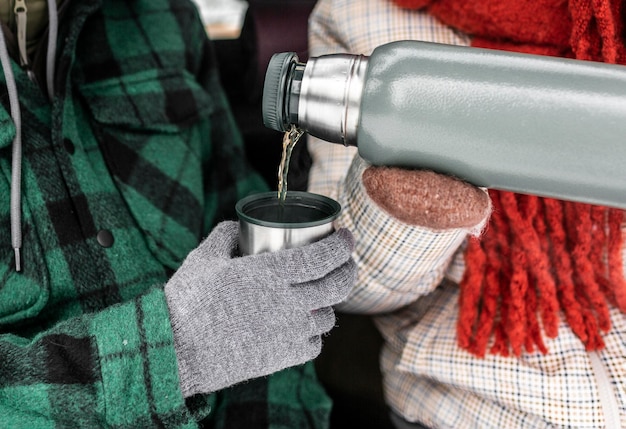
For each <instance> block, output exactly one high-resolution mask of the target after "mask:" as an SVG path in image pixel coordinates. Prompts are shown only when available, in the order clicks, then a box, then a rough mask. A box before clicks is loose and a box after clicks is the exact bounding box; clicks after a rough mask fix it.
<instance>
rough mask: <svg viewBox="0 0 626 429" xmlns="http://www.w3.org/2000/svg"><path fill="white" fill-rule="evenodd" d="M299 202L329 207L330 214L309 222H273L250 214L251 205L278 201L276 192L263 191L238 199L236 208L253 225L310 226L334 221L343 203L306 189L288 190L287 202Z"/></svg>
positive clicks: (242, 218) (317, 207)
mask: <svg viewBox="0 0 626 429" xmlns="http://www.w3.org/2000/svg"><path fill="white" fill-rule="evenodd" d="M294 202H298V203H300V204H307V205H310V206H313V207H315V208H316V209H319V208H320V207H326V208H328V210H327V212H328V214H327V215H326V216H324V217H322V218H320V219H316V220H314V221H308V222H272V221H266V220H262V219H257V218H255V217H252V216H249V215H248V214H247V213H246V210H249V209H250V208H251V205H254V207H258V204H260V203H268V204H272V203H276V204H277V203H278V196H277V194H276V192H261V193H257V194H252V195H248V196H247V197H244V198H242V199H240V200H239V201H237V203H236V204H235V210H236V212H237V216H238V217H239V220H241V221H244V222H247V223H249V224H252V225H259V226H265V227H268V228H282V229H285V228H310V227H314V226H318V225H324V224H327V223H329V222H332V221H333V220H334V219H336V218H337V217H338V216H339V213H340V212H341V205H340V204H339V203H338V202H337V201H335V200H334V199H332V198H329V197H327V196H325V195H320V194H315V193H312V192H305V191H288V192H287V196H286V198H285V204H289V203H294Z"/></svg>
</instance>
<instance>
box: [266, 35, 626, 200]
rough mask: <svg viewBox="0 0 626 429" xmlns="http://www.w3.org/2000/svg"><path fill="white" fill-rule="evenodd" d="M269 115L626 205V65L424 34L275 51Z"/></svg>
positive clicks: (549, 190)
mask: <svg viewBox="0 0 626 429" xmlns="http://www.w3.org/2000/svg"><path fill="white" fill-rule="evenodd" d="M263 119H264V123H265V125H266V126H268V127H270V128H273V129H275V130H278V131H285V130H287V129H288V128H289V127H290V126H291V125H296V126H297V127H299V128H301V129H303V130H305V131H306V132H307V133H309V134H311V135H314V136H316V137H319V138H321V139H323V140H327V141H329V142H334V143H341V144H344V145H353V146H357V147H358V151H359V155H360V156H361V157H363V158H364V159H366V160H367V161H369V162H370V163H372V164H374V165H387V166H399V167H408V168H422V169H430V170H434V171H437V172H440V173H445V174H450V175H453V176H455V177H459V178H461V179H464V180H466V181H468V182H470V183H473V184H474V185H477V186H483V187H488V188H493V189H500V190H508V191H514V192H519V193H526V194H534V195H539V196H545V197H554V198H559V199H564V200H572V201H579V202H587V203H593V204H601V205H607V206H613V207H620V208H626V168H625V166H624V164H625V163H626V67H624V66H619V65H611V64H603V63H595V62H588V61H577V60H571V59H563V58H552V57H544V56H537V55H528V54H518V53H510V52H504V51H496V50H489V49H477V48H469V47H459V46H450V45H442V44H435V43H427V42H418V41H401V42H393V43H390V44H386V45H382V46H380V47H378V48H376V49H375V50H374V51H373V52H372V54H371V55H370V56H369V57H365V56H359V55H346V54H336V55H326V56H320V57H316V58H310V59H309V60H308V61H307V62H306V63H300V62H298V58H297V56H296V54H295V53H279V54H276V55H274V56H273V57H272V60H271V61H270V64H269V67H268V70H267V74H266V78H265V87H264V93H263Z"/></svg>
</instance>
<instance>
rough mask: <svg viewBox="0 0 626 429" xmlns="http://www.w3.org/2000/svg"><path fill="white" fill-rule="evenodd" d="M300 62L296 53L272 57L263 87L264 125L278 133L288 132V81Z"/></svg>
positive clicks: (282, 53)
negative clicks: (291, 71) (286, 106)
mask: <svg viewBox="0 0 626 429" xmlns="http://www.w3.org/2000/svg"><path fill="white" fill-rule="evenodd" d="M297 62H298V56H297V55H296V53H295V52H281V53H278V54H274V55H272V58H271V59H270V62H269V65H268V66H267V72H266V73H265V83H264V86H263V100H262V111H263V124H264V125H265V126H266V127H267V128H270V129H273V130H276V131H286V130H287V126H288V125H289V124H288V121H287V119H288V116H287V113H286V112H285V97H286V96H287V94H286V91H287V79H288V77H289V72H290V70H291V67H292V65H293V64H295V63H297Z"/></svg>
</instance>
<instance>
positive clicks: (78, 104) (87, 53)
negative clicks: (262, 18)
mask: <svg viewBox="0 0 626 429" xmlns="http://www.w3.org/2000/svg"><path fill="white" fill-rule="evenodd" d="M58 41H59V43H58V45H59V50H58V53H59V55H58V60H57V65H56V70H57V75H56V84H55V87H56V97H55V100H54V102H53V103H50V102H49V101H48V99H47V98H46V97H45V96H44V94H43V92H42V91H41V89H40V88H39V87H38V86H37V85H36V84H34V83H32V82H30V81H29V80H28V78H27V76H26V74H25V73H24V72H23V71H22V70H20V69H19V67H18V66H17V64H13V71H14V73H15V76H16V80H17V87H18V90H19V95H20V101H21V109H22V123H23V141H24V149H23V151H24V159H23V179H22V197H23V201H22V211H23V219H22V229H23V234H24V245H23V248H22V259H23V263H22V266H23V272H21V273H16V272H15V270H14V267H13V252H12V249H11V241H10V224H9V189H10V172H11V167H10V164H11V142H12V139H13V137H14V135H15V127H14V125H13V122H12V120H11V118H10V115H9V113H8V112H9V111H10V110H9V105H8V99H7V96H6V94H7V93H6V85H5V84H4V76H3V75H2V76H1V77H0V80H1V82H0V103H1V105H0V171H1V175H0V427H1V428H12V429H13V428H29V429H33V428H34V429H37V428H65V427H67V428H82V427H88V428H98V427H111V428H146V427H164V428H170V427H171V428H178V427H185V428H192V427H198V426H202V425H204V426H206V427H216V428H237V427H245V428H254V427H268V428H298V429H299V428H307V427H314V428H321V427H325V426H326V424H327V423H326V422H327V418H328V414H329V407H330V400H329V399H328V397H327V396H325V394H324V391H323V389H322V388H321V387H320V385H319V384H318V383H317V380H316V378H315V374H314V371H313V369H312V366H311V365H310V364H309V365H305V366H303V367H297V368H293V369H290V370H287V371H283V372H281V373H278V374H275V375H274V376H271V377H268V378H264V379H258V380H254V381H250V382H247V383H242V384H240V385H238V386H236V387H234V388H231V389H229V390H227V391H224V392H220V393H219V394H216V395H207V396H201V395H200V396H197V397H193V398H190V399H188V400H187V401H185V400H184V398H183V397H182V394H181V392H180V389H179V380H178V372H177V365H176V355H175V350H174V347H173V339H172V332H171V327H170V322H169V314H168V311H167V307H166V303H165V299H164V294H163V289H162V286H163V285H164V283H165V282H167V279H168V277H169V275H170V274H171V273H172V272H173V271H174V270H176V268H177V267H178V266H179V264H180V263H181V262H182V260H183V259H184V257H185V256H186V255H187V253H188V252H189V251H190V250H191V249H193V248H194V247H195V246H196V245H197V244H198V243H199V241H200V240H201V238H202V237H204V236H206V234H207V233H208V231H209V230H210V229H211V228H212V226H213V225H215V224H216V223H217V222H219V221H220V220H223V219H228V218H233V215H234V213H233V207H234V203H235V201H236V200H237V199H238V198H240V197H241V196H244V195H246V194H248V193H250V192H252V191H258V190H262V189H266V188H265V185H264V184H263V183H262V182H261V179H260V178H259V177H258V176H257V175H256V174H254V173H252V172H251V170H250V169H249V167H248V165H247V164H246V163H245V161H244V154H243V152H242V144H241V137H240V135H239V134H238V132H237V130H236V128H235V125H234V122H233V119H232V116H231V114H230V112H229V110H228V106H227V102H226V99H225V96H224V94H223V92H222V90H221V89H220V86H219V83H218V76H217V72H216V67H215V64H214V57H213V52H212V47H211V45H210V43H209V42H208V41H207V40H206V35H205V31H204V28H203V26H202V24H201V22H200V20H199V18H198V16H197V12H196V9H195V8H194V7H193V6H192V4H191V3H189V2H187V1H183V0H180V1H177V0H169V1H168V0H112V1H106V0H105V1H102V0H74V1H72V2H71V3H70V4H69V5H68V9H67V10H66V11H65V13H64V16H63V22H62V25H61V30H60V33H59V38H58ZM199 334H200V335H201V333H199Z"/></svg>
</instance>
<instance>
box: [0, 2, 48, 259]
mask: <svg viewBox="0 0 626 429" xmlns="http://www.w3.org/2000/svg"><path fill="white" fill-rule="evenodd" d="M47 4H48V21H49V30H48V51H47V56H46V84H47V88H48V97H49V98H50V101H52V98H53V95H54V87H53V83H54V60H55V57H56V39H57V32H58V17H57V7H56V6H57V5H56V0H47ZM0 63H1V64H2V71H3V72H4V77H5V80H6V85H7V92H8V94H9V104H10V106H11V118H12V119H13V123H14V125H15V138H14V139H13V151H12V162H11V245H12V246H13V251H14V252H15V270H16V271H21V270H22V264H21V255H20V252H21V248H22V210H21V207H22V117H21V113H20V105H19V98H18V93H17V85H16V83H15V76H14V75H13V70H12V68H11V58H10V56H9V52H8V49H7V44H6V40H5V38H4V34H3V32H2V30H0Z"/></svg>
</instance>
